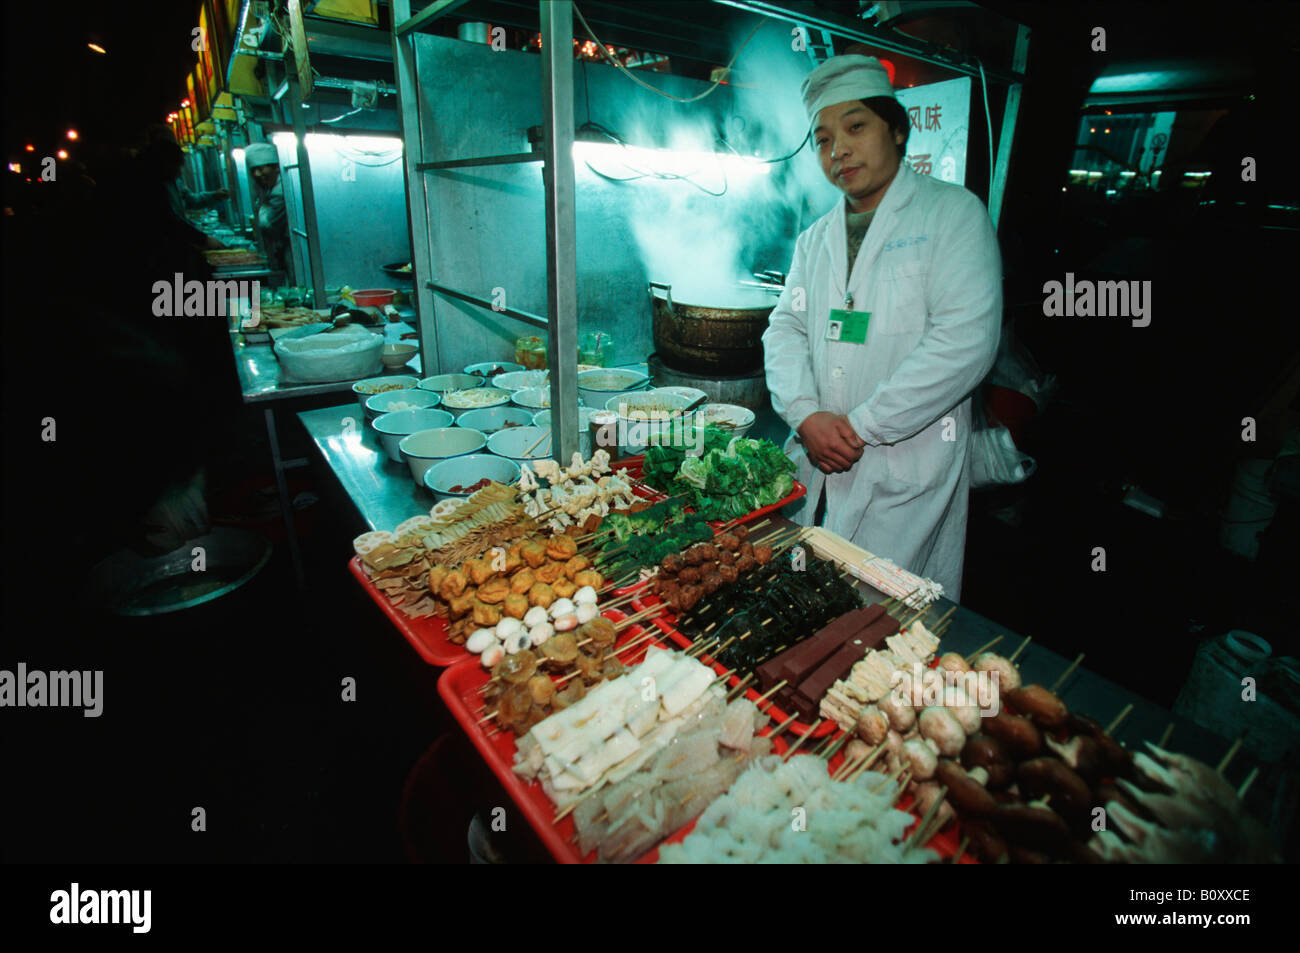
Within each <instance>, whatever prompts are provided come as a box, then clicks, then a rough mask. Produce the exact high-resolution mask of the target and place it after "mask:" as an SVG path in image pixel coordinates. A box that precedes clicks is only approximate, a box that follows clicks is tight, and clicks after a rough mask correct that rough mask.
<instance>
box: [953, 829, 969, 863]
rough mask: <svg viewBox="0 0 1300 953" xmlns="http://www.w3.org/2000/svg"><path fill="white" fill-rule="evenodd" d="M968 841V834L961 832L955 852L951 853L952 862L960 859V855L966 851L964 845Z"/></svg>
mask: <svg viewBox="0 0 1300 953" xmlns="http://www.w3.org/2000/svg"><path fill="white" fill-rule="evenodd" d="M969 843H970V835H969V834H963V835H962V837H961V843H960V844H958V845H957V853H955V854H953V855H952V863H954V864H955V863H958V862H959V861H960V860H961V855H962V854H964V853H966V845H967V844H969Z"/></svg>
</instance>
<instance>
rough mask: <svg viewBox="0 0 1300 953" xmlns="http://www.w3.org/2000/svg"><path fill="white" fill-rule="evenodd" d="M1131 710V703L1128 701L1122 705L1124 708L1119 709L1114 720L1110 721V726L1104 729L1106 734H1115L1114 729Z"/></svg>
mask: <svg viewBox="0 0 1300 953" xmlns="http://www.w3.org/2000/svg"><path fill="white" fill-rule="evenodd" d="M1132 710H1133V703H1132V702H1129V703H1128V704H1127V705H1125V706H1124V708H1123V709H1122V710H1121V711H1120V713H1119V714H1118V715H1116V716H1115V720H1114V721H1112V722H1111V723H1110V727H1109V728H1107V729H1106V734H1108V735H1113V734H1115V729H1116V728H1118V727H1119V725H1120V722H1122V721H1123V720H1124V719H1125V718H1127V717H1128V715H1129V712H1131V711H1132Z"/></svg>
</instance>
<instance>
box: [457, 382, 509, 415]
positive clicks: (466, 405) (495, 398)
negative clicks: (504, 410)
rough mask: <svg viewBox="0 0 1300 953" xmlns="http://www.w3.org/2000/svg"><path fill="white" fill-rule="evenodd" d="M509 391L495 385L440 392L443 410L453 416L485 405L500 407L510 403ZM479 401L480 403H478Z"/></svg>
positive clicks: (481, 408)
mask: <svg viewBox="0 0 1300 953" xmlns="http://www.w3.org/2000/svg"><path fill="white" fill-rule="evenodd" d="M510 394H511V391H508V390H500V389H499V388H496V387H466V388H465V389H464V390H448V391H443V393H442V404H441V405H440V406H441V407H442V408H443V410H445V411H447V412H448V413H450V414H452V415H453V416H455V417H460V415H461V414H464V413H467V412H469V411H471V410H483V409H484V408H487V407H500V406H502V405H503V404H508V403H510ZM479 401H481V403H479Z"/></svg>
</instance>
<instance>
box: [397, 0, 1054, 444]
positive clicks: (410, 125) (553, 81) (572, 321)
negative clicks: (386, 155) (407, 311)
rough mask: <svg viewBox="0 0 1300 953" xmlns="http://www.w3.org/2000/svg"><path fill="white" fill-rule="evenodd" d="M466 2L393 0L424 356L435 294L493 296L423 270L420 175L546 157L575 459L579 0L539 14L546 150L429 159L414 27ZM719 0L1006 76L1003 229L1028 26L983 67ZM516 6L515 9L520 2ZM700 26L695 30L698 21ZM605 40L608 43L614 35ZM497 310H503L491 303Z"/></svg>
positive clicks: (482, 303) (809, 18) (556, 322)
mask: <svg viewBox="0 0 1300 953" xmlns="http://www.w3.org/2000/svg"><path fill="white" fill-rule="evenodd" d="M465 2H466V0H435V2H433V3H431V4H429V5H428V6H427V7H425V8H424V9H423V10H421V11H420V12H419V13H418V14H416V15H415V16H412V15H411V3H410V0H392V19H393V24H394V26H393V59H394V67H395V76H396V80H397V90H398V104H399V111H400V113H401V120H402V131H403V139H404V142H405V145H406V148H405V149H404V156H405V161H406V182H407V204H408V212H409V220H410V229H411V254H412V270H413V274H414V275H415V277H416V282H415V287H416V289H417V293H418V295H419V315H420V322H419V324H420V347H421V353H422V354H423V355H425V361H426V368H427V367H428V356H429V355H435V361H437V363H438V364H439V370H441V361H440V359H439V358H438V357H436V355H437V354H438V352H437V332H436V321H435V314H434V309H435V299H434V293H435V292H436V293H438V294H442V295H446V296H448V297H452V298H456V299H459V300H461V301H465V302H467V303H470V304H473V305H476V306H479V307H484V308H491V307H493V305H492V304H491V302H488V301H487V300H486V299H484V298H482V297H480V296H478V295H473V294H470V293H469V292H466V291H463V290H460V289H456V288H452V287H449V286H447V285H444V284H441V283H439V282H437V281H435V280H434V276H427V277H424V276H422V275H421V272H422V271H424V270H425V269H426V268H427V267H428V265H429V263H430V262H431V261H432V257H431V254H430V252H431V248H432V234H431V231H430V216H429V194H428V180H427V179H424V178H423V175H424V174H427V173H430V172H436V171H439V170H443V169H454V168H465V167H473V166H489V165H506V164H513V163H524V162H536V161H538V160H539V159H540V160H541V161H542V162H543V167H542V168H543V180H544V190H545V200H546V213H545V215H546V262H547V317H546V321H545V326H546V328H547V330H548V332H549V341H548V364H549V366H550V368H551V406H552V407H553V408H562V410H561V412H560V413H558V414H554V415H553V416H552V418H551V419H552V422H553V429H554V431H555V433H554V439H553V440H552V446H553V447H556V448H558V454H557V456H559V457H560V459H568V457H569V456H570V454H572V453H573V452H574V450H576V448H577V446H578V433H577V423H578V416H577V379H576V364H577V359H576V357H577V350H578V342H577V261H576V256H577V223H576V218H575V207H576V200H575V191H576V187H575V180H574V167H573V152H572V147H573V139H574V128H575V127H574V101H573V100H574V93H573V57H572V55H571V54H570V47H571V43H570V40H571V38H572V37H573V2H572V0H538V8H539V14H538V17H539V24H540V27H541V33H542V93H543V106H544V109H545V111H546V117H545V137H544V142H543V149H542V155H541V156H538V155H536V154H530V153H520V154H514V155H497V156H484V157H479V158H468V159H437V160H428V161H426V160H425V159H424V148H423V147H424V142H423V130H422V127H421V124H420V111H419V102H420V98H419V97H420V89H419V77H418V75H417V69H416V62H415V47H414V40H413V38H412V34H413V33H415V32H418V31H419V30H420V29H422V28H424V27H427V26H428V25H429V24H430V23H432V22H433V21H434V20H436V19H437V18H439V17H441V16H443V15H445V14H447V13H449V12H451V11H452V10H454V9H456V8H457V7H459V6H461V5H462V4H463V3H465ZM714 2H716V3H720V4H724V5H726V6H729V7H734V8H736V9H738V10H742V11H745V12H747V13H754V14H759V15H761V16H765V17H768V18H772V19H778V20H785V21H787V22H789V23H793V24H795V25H798V26H801V27H804V28H805V29H807V30H808V31H809V34H810V37H811V36H812V35H813V33H814V31H816V33H817V34H820V37H821V43H820V44H819V46H820V47H821V48H822V49H826V50H831V49H833V46H832V42H833V41H832V38H833V37H837V36H838V37H842V38H845V39H849V40H855V41H858V42H862V43H867V44H871V45H873V46H877V47H880V48H882V49H886V50H891V51H894V52H898V53H902V54H904V55H907V56H909V57H912V58H914V59H918V60H921V61H923V62H926V63H931V64H934V65H937V66H940V67H943V68H944V69H947V70H950V71H952V72H955V73H959V74H962V75H966V76H971V77H978V78H981V81H982V82H986V83H987V82H989V81H993V82H1000V83H1005V84H1006V85H1007V87H1008V89H1007V99H1006V105H1005V109H1004V111H1003V118H1002V134H1001V137H1000V141H999V145H998V158H997V161H996V163H995V165H994V169H993V170H992V183H991V187H990V194H989V201H988V206H989V214H990V216H991V218H992V220H993V223H994V226H995V227H996V226H997V223H998V220H999V218H1000V216H1001V208H1002V202H1003V198H1004V196H1005V193H1006V182H1007V175H1008V172H1009V168H1010V162H1011V153H1012V149H1013V147H1014V141H1015V130H1016V120H1017V116H1018V113H1019V105H1020V96H1021V90H1022V85H1023V83H1024V80H1025V67H1026V63H1027V60H1028V52H1029V36H1030V33H1029V29H1028V28H1027V27H1025V26H1024V25H1021V24H1018V25H1017V36H1016V46H1015V54H1014V60H1013V64H1012V70H1011V71H1005V70H1000V69H993V70H990V69H988V68H987V67H985V68H983V70H982V71H981V64H980V63H979V62H978V61H977V60H976V61H974V62H973V63H972V62H971V61H969V59H968V57H966V56H965V55H963V54H957V53H951V52H949V51H946V50H943V49H941V48H940V47H937V46H934V45H933V44H927V43H922V42H919V41H916V40H913V39H911V38H909V37H905V36H903V35H902V34H900V33H898V32H897V31H894V30H889V29H887V28H879V27H875V26H873V25H870V24H866V23H863V22H862V21H861V20H856V19H853V18H851V17H847V16H843V15H840V14H838V13H834V12H832V11H827V10H821V9H818V8H813V7H810V6H804V7H801V8H796V7H794V6H793V5H792V4H791V3H789V2H773V0H714ZM487 5H488V6H491V7H493V9H494V10H495V9H496V8H498V7H501V6H503V4H501V3H497V4H491V3H488V4H487ZM509 6H511V7H512V8H513V4H510V5H509ZM647 15H651V14H647ZM695 28H696V29H697V30H698V25H696V27H695ZM627 29H630V30H633V31H637V30H638V27H637V26H636V25H635V24H630V25H628V27H627ZM642 32H644V31H642ZM605 39H606V40H608V39H609V37H605ZM810 56H812V57H813V58H814V60H815V59H816V58H817V53H816V52H815V51H813V50H811V49H810ZM421 279H423V280H421ZM493 310H498V311H499V310H500V309H497V308H493ZM504 313H505V314H507V315H509V316H510V317H514V318H517V319H519V320H523V321H526V322H528V323H530V324H534V325H540V324H541V323H542V319H541V318H539V317H538V316H536V315H531V314H528V313H526V312H520V311H514V310H506V311H504Z"/></svg>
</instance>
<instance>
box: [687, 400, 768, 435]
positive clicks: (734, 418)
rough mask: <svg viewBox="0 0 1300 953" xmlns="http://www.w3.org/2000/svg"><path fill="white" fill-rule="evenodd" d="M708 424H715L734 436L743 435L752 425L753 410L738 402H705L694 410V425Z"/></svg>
mask: <svg viewBox="0 0 1300 953" xmlns="http://www.w3.org/2000/svg"><path fill="white" fill-rule="evenodd" d="M708 424H715V425H717V426H719V427H722V428H723V429H725V430H728V431H730V432H731V433H732V434H733V435H734V436H737V437H743V436H745V434H747V433H749V431H750V430H751V429H752V428H753V426H754V412H753V411H752V410H750V409H749V408H748V407H741V406H739V405H738V404H705V405H704V406H702V407H700V408H699V410H698V411H696V414H695V425H696V426H697V427H703V426H706V425H708Z"/></svg>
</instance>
